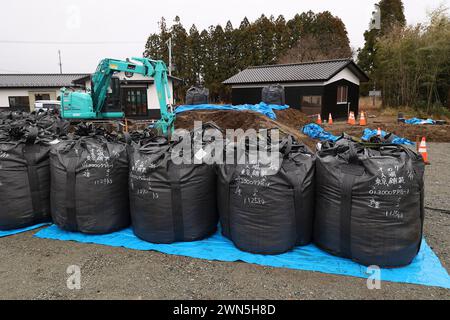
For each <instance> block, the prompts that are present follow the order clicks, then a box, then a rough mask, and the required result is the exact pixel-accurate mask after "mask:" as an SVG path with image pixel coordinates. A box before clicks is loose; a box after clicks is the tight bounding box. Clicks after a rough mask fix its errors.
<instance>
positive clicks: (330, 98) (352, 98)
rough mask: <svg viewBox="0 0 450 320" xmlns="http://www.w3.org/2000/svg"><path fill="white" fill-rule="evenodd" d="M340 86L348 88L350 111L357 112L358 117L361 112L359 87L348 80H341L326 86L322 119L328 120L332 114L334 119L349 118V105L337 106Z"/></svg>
mask: <svg viewBox="0 0 450 320" xmlns="http://www.w3.org/2000/svg"><path fill="white" fill-rule="evenodd" d="M338 86H347V87H348V98H347V102H349V103H350V111H354V112H355V116H358V111H359V86H358V85H357V84H354V83H353V82H350V81H348V80H344V79H343V80H339V81H336V82H333V83H330V84H328V85H326V86H325V89H324V97H323V99H322V119H328V115H329V114H330V113H331V114H332V115H333V118H334V119H345V118H347V112H348V105H347V104H337V88H338Z"/></svg>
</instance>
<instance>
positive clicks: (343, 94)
mask: <svg viewBox="0 0 450 320" xmlns="http://www.w3.org/2000/svg"><path fill="white" fill-rule="evenodd" d="M347 102H348V87H347V86H338V87H337V103H342V104H344V103H345V104H346V103H347Z"/></svg>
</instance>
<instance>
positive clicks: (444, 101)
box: [358, 0, 450, 114]
mask: <svg viewBox="0 0 450 320" xmlns="http://www.w3.org/2000/svg"><path fill="white" fill-rule="evenodd" d="M379 5H380V8H381V30H377V29H374V30H369V31H367V32H366V33H365V34H364V36H365V39H366V43H365V46H364V47H363V48H362V49H360V50H359V52H358V64H359V66H360V67H361V68H362V69H363V70H365V71H366V72H367V73H368V74H369V76H370V78H371V82H370V83H369V84H367V85H366V86H365V87H363V90H362V93H363V94H364V93H365V94H367V91H368V90H370V89H372V88H376V89H379V90H381V91H382V96H383V105H385V106H391V107H400V106H407V107H413V108H416V109H420V110H421V111H424V112H426V113H428V114H431V113H441V112H442V111H443V110H442V108H443V107H449V108H450V100H449V98H450V17H449V15H448V11H447V10H446V9H444V8H438V9H436V10H435V11H434V12H433V13H431V14H430V16H429V20H428V21H426V22H425V23H421V24H417V25H415V26H408V25H407V24H406V19H405V15H404V8H403V3H402V1H401V0H381V1H380V2H379Z"/></svg>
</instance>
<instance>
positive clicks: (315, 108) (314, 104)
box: [301, 96, 322, 115]
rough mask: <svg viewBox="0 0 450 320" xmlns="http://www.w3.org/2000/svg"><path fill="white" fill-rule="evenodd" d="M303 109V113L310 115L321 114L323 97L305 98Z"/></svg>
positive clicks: (303, 99)
mask: <svg viewBox="0 0 450 320" xmlns="http://www.w3.org/2000/svg"><path fill="white" fill-rule="evenodd" d="M301 108H302V112H303V113H306V114H308V115H312V114H317V113H320V112H321V109H322V96H303V97H302V102H301Z"/></svg>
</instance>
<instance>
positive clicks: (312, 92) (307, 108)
mask: <svg viewBox="0 0 450 320" xmlns="http://www.w3.org/2000/svg"><path fill="white" fill-rule="evenodd" d="M368 80H369V78H368V76H367V75H366V74H365V73H364V71H362V70H361V69H360V68H359V67H358V66H357V65H356V64H355V62H354V61H353V60H351V59H338V60H325V61H315V62H307V63H295V64H279V65H267V66H257V67H249V68H247V69H245V70H243V71H241V72H239V73H238V74H236V75H234V76H232V77H231V78H229V79H227V80H225V81H224V82H223V83H224V84H225V85H229V86H231V88H232V102H233V104H246V103H259V102H261V95H262V89H263V88H264V87H265V86H268V85H270V84H281V85H282V86H283V87H284V90H285V96H286V104H287V105H289V106H290V107H291V108H296V109H299V110H301V111H303V112H304V113H306V114H309V115H315V114H321V115H322V118H323V119H328V115H329V114H330V113H331V114H332V116H333V117H334V118H344V117H346V116H347V114H348V112H349V111H354V112H355V113H356V114H358V104H359V86H360V84H361V83H362V82H367V81H368Z"/></svg>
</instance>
